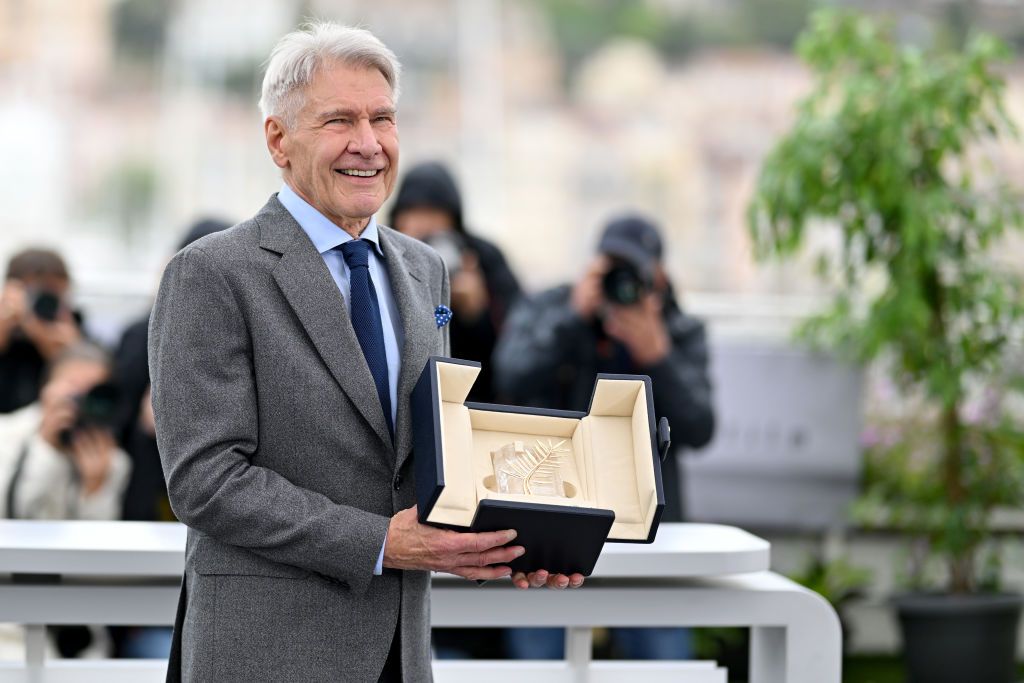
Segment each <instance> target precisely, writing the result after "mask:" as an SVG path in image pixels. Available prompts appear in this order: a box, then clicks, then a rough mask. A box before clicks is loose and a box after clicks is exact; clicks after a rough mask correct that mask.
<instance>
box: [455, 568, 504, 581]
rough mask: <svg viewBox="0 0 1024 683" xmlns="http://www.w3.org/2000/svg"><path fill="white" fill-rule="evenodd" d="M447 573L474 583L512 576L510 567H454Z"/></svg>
mask: <svg viewBox="0 0 1024 683" xmlns="http://www.w3.org/2000/svg"><path fill="white" fill-rule="evenodd" d="M449 573H451V574H455V575H456V576H461V577H462V578H464V579H474V580H476V581H490V580H492V579H503V578H505V577H506V576H509V575H510V574H512V569H511V568H510V567H504V566H502V567H455V568H454V569H450V570H449Z"/></svg>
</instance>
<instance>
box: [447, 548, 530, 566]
mask: <svg viewBox="0 0 1024 683" xmlns="http://www.w3.org/2000/svg"><path fill="white" fill-rule="evenodd" d="M525 552H526V548H524V547H523V546H521V545H512V546H507V547H503V548H492V549H491V550H487V551H485V552H482V553H466V554H463V555H459V556H458V557H457V558H455V564H456V565H458V566H460V567H483V566H486V565H489V564H505V563H507V562H511V561H512V560H514V559H516V558H517V557H522V556H523V553H525Z"/></svg>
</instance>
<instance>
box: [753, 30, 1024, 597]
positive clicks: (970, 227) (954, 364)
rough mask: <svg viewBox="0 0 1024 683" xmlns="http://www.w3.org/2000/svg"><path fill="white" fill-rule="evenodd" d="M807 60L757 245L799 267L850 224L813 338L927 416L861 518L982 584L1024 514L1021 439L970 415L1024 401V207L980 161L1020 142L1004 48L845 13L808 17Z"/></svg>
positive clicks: (759, 207) (960, 581)
mask: <svg viewBox="0 0 1024 683" xmlns="http://www.w3.org/2000/svg"><path fill="white" fill-rule="evenodd" d="M797 49H798V51H799V54H800V56H801V57H802V58H803V59H804V60H805V61H806V62H807V64H808V65H809V66H810V67H811V69H812V71H813V73H814V76H815V85H814V88H813V91H812V92H811V93H810V95H809V96H808V97H807V98H806V99H805V100H804V101H803V102H801V104H800V105H799V110H798V116H797V120H796V122H795V124H794V125H793V128H792V130H791V131H789V133H788V134H787V135H786V136H785V137H784V138H783V139H782V140H781V141H780V142H779V143H778V144H777V146H776V147H775V148H774V150H773V151H772V152H771V153H770V155H769V156H768V158H767V160H766V162H765V164H764V166H763V168H762V170H761V175H760V178H759V183H758V187H757V191H756V195H755V197H754V200H753V202H752V204H751V206H750V209H749V223H750V229H751V234H752V236H753V239H754V242H755V246H756V251H757V253H758V255H759V256H761V257H764V258H771V257H775V258H784V257H789V256H792V255H793V254H794V253H796V252H797V251H798V250H799V249H800V248H801V246H802V245H803V244H804V242H805V237H806V235H807V233H808V231H810V230H816V229H826V226H828V229H836V228H838V230H839V232H840V234H841V236H842V240H841V248H840V249H839V250H838V253H836V254H829V255H819V272H820V274H822V275H825V276H826V277H828V278H829V279H830V281H831V282H832V283H833V284H834V285H835V287H836V294H835V298H834V301H833V303H832V304H831V306H830V308H829V309H828V310H827V312H825V313H824V314H822V315H820V316H818V317H816V318H814V319H812V320H810V321H809V322H808V323H807V325H806V326H805V328H804V330H803V332H804V334H805V336H807V337H808V338H810V339H813V340H815V341H817V342H819V343H825V344H827V345H829V346H831V347H833V348H839V349H842V350H843V351H845V352H848V353H850V354H852V355H853V356H854V357H855V358H857V359H859V360H861V361H869V360H872V359H875V358H879V357H884V358H885V359H887V361H888V362H889V365H890V366H891V367H892V368H893V371H894V373H895V377H896V379H897V380H898V381H899V384H900V386H901V387H903V388H904V389H906V390H907V391H912V392H916V393H917V394H919V395H921V396H923V397H924V398H925V401H926V403H927V405H928V406H930V408H931V411H930V412H929V413H927V417H926V419H925V423H924V424H922V425H921V426H920V429H919V430H909V431H908V432H907V433H906V434H905V435H904V436H905V438H902V439H899V440H898V441H897V442H896V443H894V444H891V445H890V446H889V447H888V448H886V449H884V450H885V452H884V456H885V458H884V459H883V461H882V463H883V465H882V466H881V467H880V468H879V469H878V471H876V472H875V474H876V476H875V478H874V480H873V481H872V482H871V485H870V486H869V488H868V489H867V490H866V493H865V497H864V499H863V500H862V502H861V506H860V509H861V512H862V513H863V516H862V519H867V518H868V517H870V518H871V519H873V520H874V521H876V522H879V523H883V524H886V525H890V526H896V527H898V528H902V529H905V530H907V531H909V532H911V533H915V534H919V535H920V536H921V537H923V538H924V539H925V540H926V541H927V544H928V547H929V549H930V550H931V551H933V552H936V553H938V554H939V555H940V556H941V557H942V558H944V559H945V560H946V562H947V565H948V568H949V575H950V585H949V588H950V589H951V590H952V591H953V592H963V591H969V590H973V589H975V588H977V586H978V571H977V567H978V564H979V562H978V554H979V550H980V549H981V547H982V545H983V542H984V540H985V538H986V527H987V523H988V520H989V517H990V514H991V511H992V509H993V508H994V507H995V506H997V505H1002V504H1019V503H1020V501H1021V499H1022V493H1021V492H1022V488H1024V487H1022V481H1024V476H1022V472H1021V469H1022V468H1021V462H1022V459H1021V455H1022V451H1024V437H1022V434H1021V430H1020V429H1018V428H1017V427H1016V426H1015V425H1014V423H1013V422H1012V421H1010V420H1009V419H1007V418H1006V417H1005V416H1004V415H1002V414H998V411H997V412H996V413H993V414H991V415H987V416H985V419H981V420H969V419H966V417H965V412H964V407H965V403H966V402H967V400H968V398H969V396H970V394H971V392H972V390H974V389H975V388H977V387H979V386H985V385H987V384H991V383H995V382H998V383H1000V386H1004V387H1005V391H1017V390H1019V387H1014V386H1008V385H1007V384H1006V383H1005V382H1002V380H1003V379H1004V378H1005V377H1006V375H1007V373H1008V368H1007V355H1008V350H1009V348H1010V346H1011V344H1012V342H1013V340H1014V339H1015V335H1018V337H1017V338H1018V339H1019V333H1020V330H1021V326H1022V322H1024V306H1022V303H1021V296H1020V292H1021V288H1020V284H1021V283H1020V281H1019V278H1018V277H1017V276H1016V275H1015V274H1013V273H1012V272H1010V271H1008V270H1007V269H1005V268H1002V267H1000V266H999V264H998V261H997V260H996V259H994V258H993V256H992V252H993V250H994V249H996V248H998V247H999V246H1001V245H1003V244H1004V242H1005V238H1006V237H1007V233H1008V232H1009V231H1011V230H1019V229H1020V228H1021V227H1022V213H1021V209H1020V205H1019V203H1018V201H1017V199H1016V198H1015V197H1014V196H1012V195H1011V194H1010V193H1009V191H1008V190H1007V189H1006V188H1005V187H1003V186H1002V185H1001V184H1000V183H999V182H998V178H997V177H996V175H995V174H994V173H992V172H989V173H986V174H979V172H978V170H977V169H978V167H979V164H978V163H976V159H975V158H974V157H975V156H976V155H975V154H974V152H976V151H977V150H978V149H979V143H983V142H989V143H991V142H993V141H995V140H997V139H1001V138H1004V137H1007V136H1012V137H1015V136H1016V131H1015V128H1014V126H1013V124H1012V122H1011V121H1010V119H1009V118H1008V116H1007V115H1006V112H1005V109H1004V107H1003V104H1002V100H1003V94H1004V88H1005V85H1004V80H1003V78H1002V76H1001V75H1000V73H999V71H998V65H999V64H1000V63H1001V62H1003V61H1005V60H1006V59H1007V58H1008V56H1009V55H1008V50H1007V49H1006V47H1005V46H1004V45H1003V44H1002V43H1001V42H999V41H998V40H996V39H995V38H992V37H989V36H986V35H976V36H973V37H971V38H970V39H969V40H968V41H967V43H966V45H965V46H964V48H963V49H962V51H959V52H946V53H939V52H936V51H934V50H932V51H928V50H923V49H920V48H917V47H914V46H904V45H900V44H899V43H898V42H897V41H896V40H895V39H894V38H893V36H892V31H891V30H890V29H889V28H888V27H885V26H880V25H879V24H878V23H876V22H875V21H873V20H871V19H869V18H866V17H864V16H861V15H857V14H854V13H850V12H845V11H836V10H822V11H819V12H816V13H815V14H814V15H812V17H811V21H810V26H809V28H808V29H807V30H806V31H805V33H804V34H803V35H802V36H801V38H800V39H799V41H798V43H797ZM866 283H873V284H874V285H875V286H872V287H867V286H865V284H866ZM922 451H924V453H922Z"/></svg>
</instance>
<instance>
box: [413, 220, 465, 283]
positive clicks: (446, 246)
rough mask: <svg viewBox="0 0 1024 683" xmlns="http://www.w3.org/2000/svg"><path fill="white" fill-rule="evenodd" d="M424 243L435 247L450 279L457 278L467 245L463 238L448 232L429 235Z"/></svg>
mask: <svg viewBox="0 0 1024 683" xmlns="http://www.w3.org/2000/svg"><path fill="white" fill-rule="evenodd" d="M423 241H424V242H426V243H427V244H429V245H430V246H431V247H433V249H434V251H436V252H437V253H438V255H439V256H440V257H441V260H442V261H444V265H445V266H447V268H448V277H455V275H456V274H457V273H458V272H459V271H460V270H461V269H462V250H463V249H464V248H465V244H464V243H463V241H462V239H461V236H460V235H459V234H458V233H457V232H455V231H453V230H446V231H444V232H437V233H434V234H433V235H428V236H427V237H424V238H423Z"/></svg>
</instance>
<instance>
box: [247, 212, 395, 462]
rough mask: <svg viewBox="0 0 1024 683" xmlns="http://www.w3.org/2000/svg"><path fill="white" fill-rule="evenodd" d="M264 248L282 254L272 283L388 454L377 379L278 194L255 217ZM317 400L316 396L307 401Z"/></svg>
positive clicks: (320, 263) (319, 260) (330, 283)
mask: <svg viewBox="0 0 1024 683" xmlns="http://www.w3.org/2000/svg"><path fill="white" fill-rule="evenodd" d="M256 220H257V222H258V223H259V225H260V246H261V247H263V248H264V249H268V250H270V251H274V252H276V253H278V254H281V260H280V261H278V263H277V265H276V266H275V267H274V269H273V277H274V280H276V281H277V284H278V286H279V287H280V288H281V292H282V293H283V294H284V297H285V299H286V300H287V301H288V304H289V305H290V306H291V307H292V310H294V311H295V315H296V316H298V319H299V322H300V323H301V324H302V327H303V328H304V329H305V330H306V334H308V335H309V338H310V340H311V341H312V342H313V346H314V347H316V350H317V352H318V353H319V354H320V357H321V358H323V361H324V363H325V364H326V365H327V368H328V370H330V373H331V375H332V376H333V377H334V379H335V380H336V381H337V382H338V384H339V385H340V386H341V388H342V390H343V391H344V392H345V393H346V394H347V395H348V397H349V399H351V401H352V403H353V405H355V406H356V408H357V409H358V410H359V412H360V413H361V414H362V416H363V418H364V419H365V420H366V421H367V422H368V423H369V424H370V425H371V426H372V427H373V429H374V431H375V432H376V433H377V435H378V436H379V437H380V439H381V441H382V442H383V443H384V444H385V445H386V446H387V447H388V449H390V448H391V447H392V444H391V435H390V434H388V427H387V424H386V423H385V421H384V412H383V410H382V409H381V405H380V399H379V398H378V397H377V389H376V387H375V385H374V383H373V376H372V375H371V374H370V369H369V367H368V366H367V364H366V360H365V359H364V358H363V354H362V350H361V349H360V347H359V340H358V339H357V338H356V334H355V330H353V329H352V321H351V319H350V317H349V315H348V311H347V310H346V309H345V302H344V300H343V299H342V296H341V293H340V292H339V291H338V287H337V285H335V283H334V280H333V279H332V278H331V274H330V271H328V270H327V265H326V264H325V263H324V260H323V257H322V256H321V255H320V254H319V252H317V250H316V248H315V247H314V246H313V243H312V242H310V241H309V238H308V237H307V236H306V234H305V233H304V232H303V231H302V228H301V227H299V224H298V223H297V222H296V221H295V219H294V218H293V217H292V215H291V214H290V213H288V211H287V209H285V208H284V206H282V205H281V203H280V202H279V201H277V197H276V195H275V196H274V197H272V198H271V199H270V201H269V202H267V204H266V206H264V207H263V210H262V211H260V213H259V214H258V215H257V216H256ZM309 399H310V400H316V397H309Z"/></svg>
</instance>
